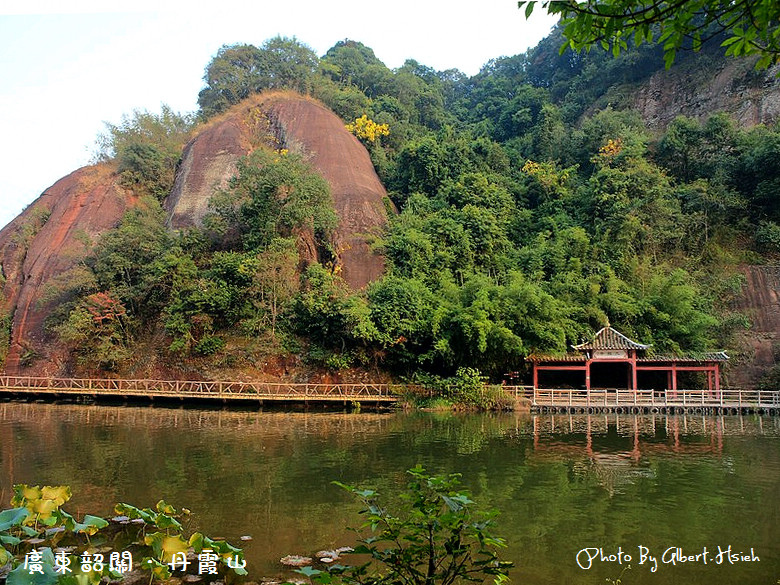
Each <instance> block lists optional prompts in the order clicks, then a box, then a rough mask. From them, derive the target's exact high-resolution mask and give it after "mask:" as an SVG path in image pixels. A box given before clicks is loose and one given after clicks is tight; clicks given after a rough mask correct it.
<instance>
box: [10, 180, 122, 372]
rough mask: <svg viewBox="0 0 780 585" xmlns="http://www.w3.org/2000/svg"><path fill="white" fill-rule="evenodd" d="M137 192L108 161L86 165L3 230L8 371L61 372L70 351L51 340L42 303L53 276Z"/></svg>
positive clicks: (67, 266)
mask: <svg viewBox="0 0 780 585" xmlns="http://www.w3.org/2000/svg"><path fill="white" fill-rule="evenodd" d="M136 202H137V199H136V198H135V196H133V195H132V193H129V192H128V191H126V190H125V189H123V188H122V187H120V186H119V185H118V184H117V182H116V175H115V174H114V172H113V170H112V168H111V167H109V166H108V165H98V166H92V167H84V168H82V169H79V170H77V171H75V172H73V173H71V174H70V175H68V176H67V177H64V178H63V179H60V180H59V181H57V182H56V183H55V184H54V185H52V186H51V187H49V188H48V189H46V191H44V193H43V194H42V195H41V196H40V197H39V198H38V199H37V200H36V201H35V202H34V203H32V204H31V205H30V206H29V207H28V208H27V209H25V210H24V212H22V213H21V214H20V215H19V216H18V217H17V218H16V219H14V220H13V221H12V222H11V223H10V224H8V225H7V226H6V227H5V228H3V229H2V231H0V263H2V274H3V277H4V280H5V282H4V284H3V286H2V292H3V296H2V307H0V309H2V312H3V313H4V314H9V315H12V321H11V335H10V345H9V347H8V355H7V357H6V362H5V371H6V373H7V374H11V375H13V374H20V373H27V372H28V368H27V367H26V366H27V362H28V361H30V362H32V361H34V362H35V365H34V373H35V374H36V375H53V374H58V373H61V368H62V365H63V359H64V354H63V353H62V352H61V348H58V347H57V344H54V343H51V342H52V340H51V339H50V336H49V335H47V333H46V331H45V329H44V319H45V318H46V316H47V315H48V314H49V312H50V310H51V306H50V305H47V304H45V303H43V302H42V299H43V296H44V294H45V292H46V285H47V283H49V282H50V281H51V279H52V278H53V277H55V276H57V275H59V274H62V273H63V272H65V271H66V270H68V269H70V268H72V267H73V266H74V264H75V263H77V262H78V261H80V260H81V259H82V258H83V256H84V254H85V252H86V250H87V246H88V245H89V242H90V241H95V240H96V239H97V237H98V236H99V235H100V234H101V233H102V232H104V231H105V230H107V229H110V228H113V227H115V226H116V225H117V224H118V222H119V220H120V219H121V218H122V215H123V214H124V212H125V211H126V210H127V209H128V207H129V206H132V205H134V204H135V203H136Z"/></svg>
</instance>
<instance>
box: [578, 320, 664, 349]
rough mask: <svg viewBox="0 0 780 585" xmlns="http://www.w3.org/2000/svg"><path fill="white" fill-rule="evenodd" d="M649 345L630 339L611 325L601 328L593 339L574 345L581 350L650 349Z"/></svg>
mask: <svg viewBox="0 0 780 585" xmlns="http://www.w3.org/2000/svg"><path fill="white" fill-rule="evenodd" d="M649 347H650V345H645V344H643V343H639V342H636V341H634V340H632V339H629V338H628V337H626V336H625V335H623V334H622V333H621V332H620V331H618V330H617V329H613V328H612V327H611V326H610V325H607V326H606V327H602V328H601V329H599V330H598V331H597V332H596V335H595V336H594V337H593V339H592V340H591V341H586V342H584V343H580V344H579V345H572V348H573V349H576V350H580V351H582V350H585V349H648V348H649Z"/></svg>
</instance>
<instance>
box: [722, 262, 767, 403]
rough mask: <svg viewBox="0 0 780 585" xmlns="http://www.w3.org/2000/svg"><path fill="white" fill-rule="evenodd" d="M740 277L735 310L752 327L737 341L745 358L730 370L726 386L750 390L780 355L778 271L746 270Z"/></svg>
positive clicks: (758, 267) (762, 268)
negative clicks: (741, 288)
mask: <svg viewBox="0 0 780 585" xmlns="http://www.w3.org/2000/svg"><path fill="white" fill-rule="evenodd" d="M743 274H744V275H745V281H746V285H745V288H744V291H743V294H742V298H741V299H740V300H739V302H738V304H737V306H736V309H737V310H739V311H741V312H744V313H745V314H746V315H747V316H748V317H749V318H750V321H751V323H752V325H751V327H750V330H749V331H748V332H746V333H745V335H743V337H742V339H741V340H740V341H741V345H742V348H741V351H742V353H744V354H745V355H744V359H742V360H741V362H742V363H739V364H736V365H735V367H733V368H731V372H730V374H729V384H730V385H732V386H736V387H745V388H750V387H754V386H756V384H757V383H758V382H759V381H760V380H761V376H762V375H763V374H764V373H765V372H766V371H767V370H768V369H769V368H771V367H772V366H774V365H775V363H776V356H777V355H778V353H780V267H778V266H746V267H745V268H744V269H743Z"/></svg>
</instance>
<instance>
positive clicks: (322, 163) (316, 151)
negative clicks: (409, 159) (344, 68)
mask: <svg viewBox="0 0 780 585" xmlns="http://www.w3.org/2000/svg"><path fill="white" fill-rule="evenodd" d="M262 107H263V109H264V110H265V111H266V113H267V115H268V117H269V119H270V120H271V122H272V125H273V126H274V127H275V128H276V129H277V132H278V133H279V136H278V138H279V140H280V142H282V143H283V144H284V146H285V147H286V148H288V149H290V150H291V151H302V152H303V153H305V154H306V155H308V156H309V157H310V161H311V164H312V165H313V166H314V168H315V169H317V171H318V172H319V173H320V174H321V175H322V176H323V177H324V178H325V180H326V181H328V183H329V184H330V188H331V194H332V196H333V205H334V207H335V209H336V215H337V216H338V218H339V225H338V228H337V229H336V234H335V247H336V254H337V256H338V262H339V265H340V267H341V276H342V278H344V280H345V281H346V282H347V284H349V285H350V286H351V287H352V288H353V289H361V288H363V287H365V286H366V285H367V284H369V283H370V282H371V281H373V280H376V279H377V278H379V277H380V276H381V275H382V273H383V272H384V268H385V265H384V259H383V258H382V256H381V255H379V254H377V253H375V252H373V251H372V250H371V248H370V246H369V242H370V240H371V237H372V235H379V234H380V233H382V231H384V229H385V228H386V227H387V211H386V208H385V205H384V199H385V198H386V197H387V192H386V191H385V188H384V186H383V185H382V183H381V182H380V181H379V177H378V176H377V174H376V171H375V170H374V165H373V164H372V163H371V159H370V158H369V156H368V152H367V151H366V149H365V148H364V147H363V145H362V144H361V143H360V142H359V141H358V139H357V138H355V137H354V136H352V134H350V133H349V132H347V130H346V128H345V127H344V122H342V120H341V119H340V118H339V117H338V116H336V114H334V113H333V112H331V111H330V110H328V109H327V108H325V107H324V106H322V105H320V104H318V103H316V102H314V101H312V100H309V99H306V98H303V97H296V96H289V95H279V96H271V97H269V98H268V99H267V100H265V101H264V103H263V106H262Z"/></svg>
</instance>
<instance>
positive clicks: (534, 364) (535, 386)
mask: <svg viewBox="0 0 780 585" xmlns="http://www.w3.org/2000/svg"><path fill="white" fill-rule="evenodd" d="M531 369H532V370H533V372H534V390H536V389H537V388H538V387H539V371H538V370H537V369H536V362H531Z"/></svg>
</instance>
